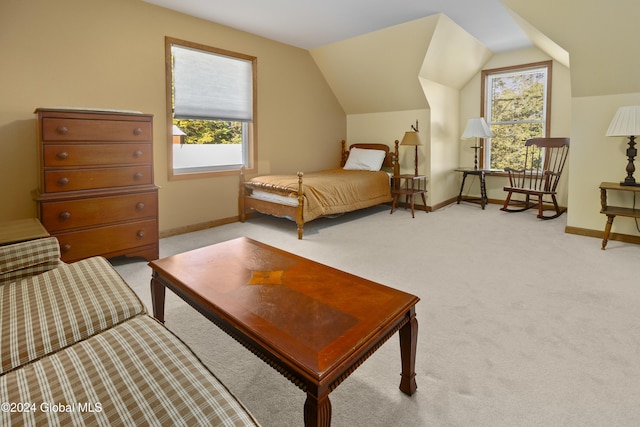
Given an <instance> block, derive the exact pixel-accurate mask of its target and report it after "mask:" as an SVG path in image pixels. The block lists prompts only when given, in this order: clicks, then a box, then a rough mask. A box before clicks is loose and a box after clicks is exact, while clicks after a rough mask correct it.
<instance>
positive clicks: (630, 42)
mask: <svg viewBox="0 0 640 427" xmlns="http://www.w3.org/2000/svg"><path fill="white" fill-rule="evenodd" d="M502 1H503V3H504V4H505V5H506V6H507V7H508V8H510V9H511V10H512V11H513V12H514V13H515V14H517V15H518V16H519V17H520V18H522V19H523V20H524V21H526V22H528V23H529V24H530V25H532V26H533V27H535V28H537V29H538V30H539V31H540V32H541V33H543V34H545V35H546V36H547V37H548V38H549V39H551V40H553V41H554V42H555V43H557V44H558V45H559V46H560V47H562V48H563V49H564V50H566V51H567V52H568V54H569V56H570V59H571V93H572V96H574V97H583V96H598V95H608V94H621V93H636V92H640V77H639V73H640V55H639V52H638V30H637V28H638V27H637V25H638V19H639V18H640V6H639V4H638V0H609V1H606V2H605V1H589V2H585V1H584V0H562V1H557V0H537V1H535V2H523V1H521V0H502Z"/></svg>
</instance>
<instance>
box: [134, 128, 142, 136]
mask: <svg viewBox="0 0 640 427" xmlns="http://www.w3.org/2000/svg"><path fill="white" fill-rule="evenodd" d="M133 134H134V135H142V128H135V129H134V130H133Z"/></svg>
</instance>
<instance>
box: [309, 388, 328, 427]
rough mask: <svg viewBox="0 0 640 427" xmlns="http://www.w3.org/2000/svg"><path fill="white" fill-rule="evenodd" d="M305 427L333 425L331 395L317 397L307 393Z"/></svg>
mask: <svg viewBox="0 0 640 427" xmlns="http://www.w3.org/2000/svg"><path fill="white" fill-rule="evenodd" d="M304 425H305V427H316V426H317V427H329V426H330V425H331V401H330V400H329V396H328V395H326V396H323V397H321V398H317V397H315V396H313V395H312V394H311V393H307V400H306V401H305V402H304Z"/></svg>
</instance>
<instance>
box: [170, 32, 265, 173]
mask: <svg viewBox="0 0 640 427" xmlns="http://www.w3.org/2000/svg"><path fill="white" fill-rule="evenodd" d="M165 50H166V58H167V61H166V62H167V64H166V67H167V71H166V73H167V106H168V107H167V110H168V111H167V118H168V120H167V121H168V123H169V124H170V125H171V126H169V128H170V130H169V138H168V140H169V149H168V153H169V178H170V179H178V178H188V177H200V176H203V175H205V176H206V175H215V174H230V173H236V172H237V171H238V170H239V169H240V168H241V167H245V168H247V169H252V168H253V165H254V164H255V153H256V150H255V141H256V138H255V121H256V114H255V112H256V83H255V81H256V79H255V75H256V58H255V57H252V56H248V55H243V54H239V53H235V52H229V51H225V50H221V49H216V48H212V47H208V46H204V45H199V44H196V43H190V42H186V41H182V40H177V39H172V38H169V37H166V39H165Z"/></svg>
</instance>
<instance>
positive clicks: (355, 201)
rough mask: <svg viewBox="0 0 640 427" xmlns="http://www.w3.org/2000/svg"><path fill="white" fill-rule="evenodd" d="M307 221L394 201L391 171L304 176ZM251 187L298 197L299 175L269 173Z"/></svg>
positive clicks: (253, 180) (326, 172)
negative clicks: (392, 197) (389, 172)
mask: <svg viewBox="0 0 640 427" xmlns="http://www.w3.org/2000/svg"><path fill="white" fill-rule="evenodd" d="M302 182H303V193H304V199H305V201H304V209H303V217H304V221H305V222H307V221H311V220H312V219H315V218H318V217H320V216H326V215H335V214H339V213H344V212H351V211H354V210H357V209H363V208H367V207H370V206H375V205H378V204H380V203H386V202H390V201H391V188H390V185H389V174H388V173H387V172H384V171H379V172H372V171H359V170H344V169H330V170H325V171H321V172H315V173H307V174H304V176H303V181H302ZM248 184H249V186H251V187H252V188H255V189H260V190H263V191H273V192H276V193H278V194H280V195H288V196H289V197H294V198H297V197H298V177H297V176H295V175H266V176H259V177H255V178H252V179H251V181H249V183H248Z"/></svg>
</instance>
